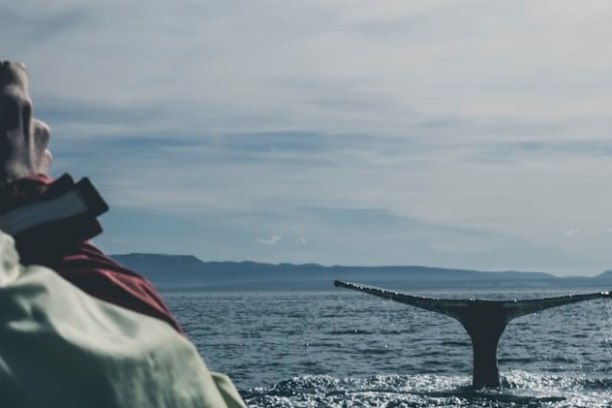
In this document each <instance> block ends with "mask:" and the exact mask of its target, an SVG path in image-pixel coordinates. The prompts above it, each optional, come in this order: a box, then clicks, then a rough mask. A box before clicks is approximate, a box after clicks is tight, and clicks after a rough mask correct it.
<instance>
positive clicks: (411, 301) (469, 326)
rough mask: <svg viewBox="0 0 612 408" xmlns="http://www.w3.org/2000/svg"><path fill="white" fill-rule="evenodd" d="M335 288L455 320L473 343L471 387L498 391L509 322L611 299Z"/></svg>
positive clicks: (594, 295) (357, 286)
mask: <svg viewBox="0 0 612 408" xmlns="http://www.w3.org/2000/svg"><path fill="white" fill-rule="evenodd" d="M334 285H335V286H337V287H342V288H347V289H353V290H357V291H359V292H364V293H368V294H370V295H374V296H378V297H382V298H385V299H390V300H393V301H395V302H400V303H404V304H407V305H411V306H415V307H419V308H421V309H425V310H429V311H432V312H437V313H442V314H445V315H447V316H450V317H453V318H455V319H457V320H458V321H459V322H460V323H461V324H462V325H463V327H464V328H465V329H466V330H467V332H468V334H469V336H470V339H471V340H472V349H473V351H474V368H473V372H472V385H473V386H474V387H477V388H482V387H488V388H499V386H500V382H499V369H498V367H497V345H498V343H499V339H500V337H501V335H502V333H503V332H504V329H505V328H506V325H507V324H508V323H509V322H510V321H511V320H512V319H515V318H517V317H520V316H525V315H527V314H531V313H536V312H539V311H541V310H545V309H549V308H551V307H557V306H563V305H567V304H571V303H577V302H584V301H586V300H592V299H601V298H609V297H612V294H611V293H610V292H597V293H589V294H584V295H567V296H559V297H551V298H544V299H527V300H503V301H497V300H478V299H436V298H428V297H422V296H412V295H407V294H404V293H399V292H395V291H391V290H387V289H381V288H376V287H373V286H368V285H362V284H359V283H350V282H344V281H339V280H336V281H334Z"/></svg>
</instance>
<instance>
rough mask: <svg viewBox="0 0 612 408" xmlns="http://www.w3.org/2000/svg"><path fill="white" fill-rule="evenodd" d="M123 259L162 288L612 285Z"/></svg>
mask: <svg viewBox="0 0 612 408" xmlns="http://www.w3.org/2000/svg"><path fill="white" fill-rule="evenodd" d="M112 257H113V258H114V259H116V260H117V261H118V262H119V263H121V264H123V265H125V266H127V267H128V268H131V269H133V270H135V271H137V272H139V273H141V274H142V275H144V276H146V277H147V278H148V279H149V280H151V281H152V282H153V283H154V284H155V285H157V286H159V287H162V288H172V287H198V288H200V289H211V290H226V289H227V290H232V289H241V290H244V289H251V290H263V289H266V290H277V289H330V288H331V287H332V282H333V280H334V279H342V280H352V281H359V282H364V283H370V284H378V285H386V286H392V287H394V288H397V289H405V288H442V287H443V288H483V287H542V288H546V287H565V288H567V287H596V288H600V289H601V290H606V289H607V288H609V287H610V286H612V271H606V272H603V273H601V274H599V275H597V276H594V277H557V276H554V275H551V274H548V273H542V272H520V271H498V272H491V271H476V270H467V269H448V268H436V267H426V266H376V267H372V266H322V265H318V264H290V263H281V264H267V263H257V262H249V261H245V262H214V261H210V262H205V261H202V260H200V259H198V258H197V257H195V256H193V255H166V254H147V253H132V254H124V255H113V256H112Z"/></svg>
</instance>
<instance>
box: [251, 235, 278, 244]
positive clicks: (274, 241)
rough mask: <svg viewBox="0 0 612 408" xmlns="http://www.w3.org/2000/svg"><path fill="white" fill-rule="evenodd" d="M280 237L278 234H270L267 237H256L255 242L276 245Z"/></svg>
mask: <svg viewBox="0 0 612 408" xmlns="http://www.w3.org/2000/svg"><path fill="white" fill-rule="evenodd" d="M281 239H282V237H281V236H280V235H272V236H271V237H269V238H258V239H257V242H259V243H260V244H263V245H276V244H277V243H278V242H279V241H280V240H281Z"/></svg>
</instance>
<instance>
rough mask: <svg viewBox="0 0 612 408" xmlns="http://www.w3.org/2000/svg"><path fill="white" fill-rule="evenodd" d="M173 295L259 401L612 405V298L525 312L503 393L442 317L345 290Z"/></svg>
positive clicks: (503, 358)
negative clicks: (484, 385)
mask: <svg viewBox="0 0 612 408" xmlns="http://www.w3.org/2000/svg"><path fill="white" fill-rule="evenodd" d="M592 291H597V290H595V289H594V290H592ZM586 292H590V291H589V290H579V291H578V290H576V291H568V290H567V289H563V290H547V291H542V290H540V291H534V290H504V291H503V292H502V291H496V290H486V291H484V290H483V291H479V292H471V293H465V292H460V291H453V290H448V291H443V290H440V291H435V292H434V291H420V292H413V293H417V294H421V295H424V296H434V297H447V298H473V297H477V298H483V299H511V298H518V299H526V298H534V297H547V296H558V295H561V294H568V293H586ZM162 295H163V297H164V298H165V300H166V301H167V303H168V305H169V307H170V308H171V309H172V311H173V312H174V313H175V314H176V316H177V318H178V320H179V321H180V323H181V324H182V325H183V327H184V329H185V330H186V332H187V334H188V336H189V338H190V339H191V340H192V341H193V342H194V343H195V345H196V346H197V348H198V350H199V352H200V354H201V355H202V356H203V357H204V359H205V361H206V364H207V365H208V367H209V368H210V369H212V370H215V371H220V372H223V373H226V374H228V375H229V376H230V377H231V378H232V380H233V381H234V383H235V384H236V386H237V387H238V389H239V390H240V392H241V394H242V395H243V397H244V399H245V401H246V402H247V404H248V405H249V406H250V407H287V408H289V407H295V408H297V407H345V408H348V407H387V408H391V407H397V408H400V407H489V408H491V407H495V408H498V407H499V408H510V407H513V408H516V407H530V408H531V407H547V408H553V407H564V408H565V407H585V408H597V407H612V299H602V300H593V301H588V302H584V303H578V304H574V305H566V306H562V307H558V308H554V309H549V310H545V311H542V312H539V313H537V314H533V315H529V316H524V317H521V318H518V319H516V320H514V321H513V322H511V323H510V324H509V325H508V327H507V328H506V331H505V333H504V335H503V337H502V339H501V341H500V346H499V349H498V357H499V366H500V372H501V375H502V382H503V386H502V388H501V390H489V391H488V390H481V391H473V390H471V389H470V387H469V385H470V381H471V369H472V349H471V343H470V341H469V337H468V335H467V333H466V332H465V331H464V329H463V328H462V326H461V325H460V324H459V323H458V322H457V321H455V320H454V319H451V318H449V317H446V316H443V315H439V314H436V313H432V312H428V311H424V310H421V309H417V308H414V307H411V306H407V305H403V304H399V303H395V302H392V301H388V300H384V299H380V298H376V297H373V296H370V295H366V294H361V293H357V292H352V291H348V290H346V289H335V290H334V289H331V290H330V291H321V292H299V291H287V292H233V293H229V292H228V293H214V292H198V291H193V292H189V291H179V292H176V291H175V292H172V291H163V292H162Z"/></svg>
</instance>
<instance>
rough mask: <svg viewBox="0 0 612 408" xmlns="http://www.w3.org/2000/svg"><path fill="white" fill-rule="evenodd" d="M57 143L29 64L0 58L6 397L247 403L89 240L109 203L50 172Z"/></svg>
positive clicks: (1, 325) (154, 297) (42, 401)
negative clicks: (42, 114) (38, 102)
mask: <svg viewBox="0 0 612 408" xmlns="http://www.w3.org/2000/svg"><path fill="white" fill-rule="evenodd" d="M49 140H50V129H49V126H47V125H46V124H45V123H44V122H42V121H41V120H39V119H37V118H35V117H34V116H33V105H32V100H31V97H30V95H29V83H28V75H27V70H26V67H25V65H23V64H22V63H19V62H13V61H0V231H1V232H0V404H2V406H11V407H43V406H44V407H51V406H58V407H59V406H61V407H84V406H87V407H131V408H133V407H158V406H159V407H194V408H195V407H219V408H223V407H244V406H245V405H244V402H243V401H242V399H241V398H240V396H239V394H238V392H237V391H236V389H235V387H234V386H233V384H232V383H231V381H230V380H229V378H227V377H226V376H224V375H221V374H217V373H211V372H209V371H208V369H207V368H206V365H205V363H204V362H203V360H202V359H201V358H200V357H199V355H198V353H197V350H196V348H195V347H194V346H193V344H191V343H190V342H189V341H188V339H187V338H186V336H185V334H184V333H183V331H182V329H181V327H180V325H179V324H178V323H177V321H176V319H175V318H174V317H173V315H172V313H171V312H170V311H169V309H168V307H167V306H166V305H165V304H164V302H163V300H162V299H161V296H160V295H159V293H158V292H157V291H156V290H155V288H154V287H153V285H152V284H151V283H150V282H149V281H147V280H146V279H145V278H143V277H141V276H140V275H138V274H137V273H135V272H133V271H130V270H128V269H127V268H125V267H123V266H121V265H120V264H118V263H117V262H115V261H114V260H112V259H111V258H110V257H108V256H106V255H105V254H104V253H103V252H102V251H100V250H99V249H98V248H96V247H95V246H93V245H92V244H91V243H90V242H89V239H90V238H92V237H93V236H95V235H97V234H98V233H100V232H101V227H100V224H99V223H98V221H97V218H96V217H97V215H99V214H100V213H101V212H103V211H104V210H105V209H106V207H105V203H104V202H103V200H102V199H101V197H99V196H98V195H97V191H95V189H94V188H93V186H92V185H91V183H89V182H88V180H82V181H80V182H78V183H74V182H73V180H72V178H71V177H69V176H63V177H60V178H59V179H57V180H53V179H52V178H51V177H50V176H49V168H50V166H51V163H52V161H53V158H52V155H51V153H50V151H49V149H48V145H49ZM7 233H9V234H11V235H12V237H11V236H9V235H8V234H7ZM24 265H25V266H24Z"/></svg>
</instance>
